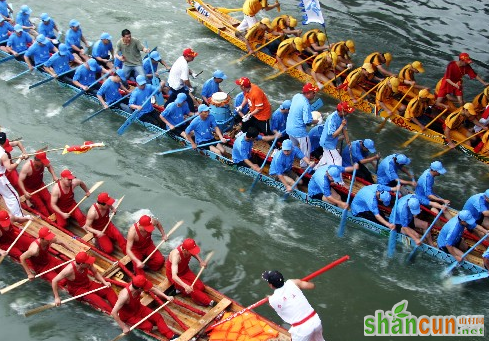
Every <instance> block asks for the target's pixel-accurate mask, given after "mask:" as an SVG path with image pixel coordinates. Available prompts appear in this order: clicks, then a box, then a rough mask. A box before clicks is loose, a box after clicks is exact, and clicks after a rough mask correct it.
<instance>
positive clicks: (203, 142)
mask: <svg viewBox="0 0 489 341" xmlns="http://www.w3.org/2000/svg"><path fill="white" fill-rule="evenodd" d="M177 129H178V127H177ZM216 141H217V140H216V139H210V140H206V141H200V142H199V143H198V144H197V145H201V144H206V143H211V142H216ZM214 146H215V144H214ZM209 147H210V146H204V147H199V148H200V149H207V150H209V149H210V148H209Z"/></svg>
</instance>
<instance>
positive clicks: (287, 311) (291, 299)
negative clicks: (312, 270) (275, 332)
mask: <svg viewBox="0 0 489 341" xmlns="http://www.w3.org/2000/svg"><path fill="white" fill-rule="evenodd" d="M268 302H269V303H270V305H271V306H272V308H273V309H274V310H275V311H276V312H277V314H278V315H279V316H280V317H281V318H282V320H284V321H285V322H287V323H288V324H293V323H297V322H300V321H302V320H303V319H304V318H306V317H307V316H308V315H310V314H311V313H312V312H313V311H314V309H313V308H312V307H311V305H310V304H309V302H308V301H307V298H306V297H305V296H304V294H303V293H302V291H301V289H299V287H298V286H297V285H295V283H294V282H293V281H291V280H290V279H289V280H287V281H286V282H285V283H284V286H283V287H281V288H278V289H275V291H274V292H273V295H272V296H270V297H269V299H268Z"/></svg>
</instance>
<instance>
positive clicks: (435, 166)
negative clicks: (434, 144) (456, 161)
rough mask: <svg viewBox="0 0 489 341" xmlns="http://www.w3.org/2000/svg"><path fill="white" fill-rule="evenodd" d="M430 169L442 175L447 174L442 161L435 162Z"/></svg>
mask: <svg viewBox="0 0 489 341" xmlns="http://www.w3.org/2000/svg"><path fill="white" fill-rule="evenodd" d="M430 169H431V170H433V171H435V172H438V173H440V174H445V173H446V172H447V170H446V169H445V168H443V165H442V164H441V162H440V161H433V162H432V163H431V165H430Z"/></svg>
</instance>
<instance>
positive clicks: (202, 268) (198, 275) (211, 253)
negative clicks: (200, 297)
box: [190, 251, 214, 287]
mask: <svg viewBox="0 0 489 341" xmlns="http://www.w3.org/2000/svg"><path fill="white" fill-rule="evenodd" d="M212 256H214V251H211V252H209V254H208V255H207V257H205V259H204V263H207V262H208V261H209V260H210V259H211V258H212ZM204 269H205V268H204V267H203V266H201V267H200V270H199V272H198V273H197V276H195V279H194V281H193V282H192V284H191V285H190V286H191V287H193V286H194V284H195V282H197V280H198V279H199V277H200V275H202V272H203V271H204Z"/></svg>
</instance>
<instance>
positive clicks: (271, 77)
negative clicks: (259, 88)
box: [263, 55, 316, 81]
mask: <svg viewBox="0 0 489 341" xmlns="http://www.w3.org/2000/svg"><path fill="white" fill-rule="evenodd" d="M315 57H316V56H315V55H312V56H310V57H307V58H306V59H304V60H302V61H300V62H298V63H295V64H294V65H292V66H290V67H288V68H287V69H285V70H282V71H280V72H278V73H274V74H273V75H270V76H268V77H265V78H264V79H263V80H264V81H268V80H271V79H274V78H277V77H278V76H280V75H281V74H284V73H286V72H287V71H289V70H291V69H293V68H295V67H296V66H298V65H301V64H303V63H305V62H307V61H308V60H310V59H312V58H315Z"/></svg>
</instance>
